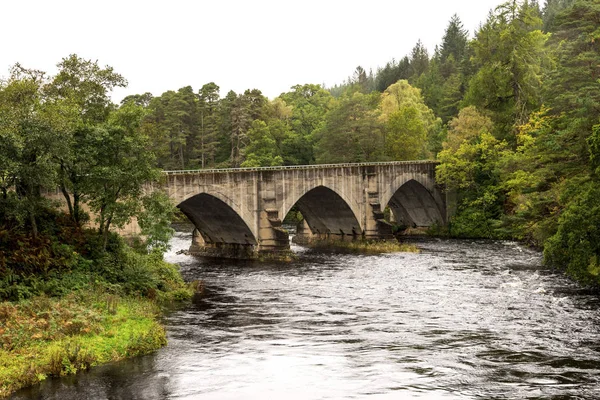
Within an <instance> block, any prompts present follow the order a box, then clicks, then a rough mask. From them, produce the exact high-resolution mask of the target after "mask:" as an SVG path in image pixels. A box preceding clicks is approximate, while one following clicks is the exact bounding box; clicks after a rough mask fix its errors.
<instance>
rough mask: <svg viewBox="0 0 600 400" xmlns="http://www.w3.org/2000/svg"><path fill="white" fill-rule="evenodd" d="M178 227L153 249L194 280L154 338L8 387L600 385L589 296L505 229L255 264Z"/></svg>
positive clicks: (366, 391)
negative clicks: (499, 235) (223, 253)
mask: <svg viewBox="0 0 600 400" xmlns="http://www.w3.org/2000/svg"><path fill="white" fill-rule="evenodd" d="M190 240H191V239H190V235H188V234H183V233H179V234H178V235H177V236H176V237H175V238H174V239H173V242H172V244H173V249H172V250H171V251H170V252H169V253H168V254H167V256H166V257H167V259H168V260H169V261H171V262H176V263H179V264H180V265H181V268H182V272H183V274H184V276H185V277H186V279H189V280H191V279H203V280H204V282H205V287H206V292H205V295H204V296H203V297H201V298H197V299H195V300H194V302H193V303H192V304H191V305H189V306H187V307H186V308H184V309H181V310H179V311H175V312H173V313H171V314H170V315H169V316H168V317H167V318H166V319H165V324H166V326H167V331H168V336H169V345H168V346H167V347H166V348H164V349H161V350H160V351H158V352H157V353H156V354H153V355H150V356H146V357H141V358H137V359H135V360H129V361H125V362H122V363H117V364H113V365H108V366H103V367H99V368H96V369H94V370H93V371H92V372H90V373H84V374H79V375H77V376H75V377H68V378H64V379H56V380H48V381H47V382H45V383H44V384H43V385H41V386H40V387H37V388H33V389H29V390H25V391H22V392H20V393H19V394H18V395H17V396H15V397H14V398H15V399H25V398H47V399H61V400H64V399H82V398H86V399H195V398H202V399H239V398H244V399H247V398H257V399H271V398H285V399H340V398H365V397H369V398H373V399H384V398H385V399H387V398H390V399H391V398H394V399H397V398H403V399H404V398H407V399H410V398H416V399H471V398H481V399H521V398H530V399H568V398H585V399H589V398H600V385H599V382H598V381H599V380H600V374H599V373H600V332H599V330H598V326H599V325H598V322H599V319H600V313H599V312H598V305H599V304H598V298H597V297H596V296H594V295H592V294H590V293H587V292H585V291H584V290H581V289H578V288H577V287H576V286H575V285H573V284H572V283H570V282H569V281H568V280H566V279H565V278H563V277H561V276H559V275H556V274H554V273H551V272H549V271H545V270H543V269H541V268H540V256H539V254H538V253H536V252H534V251H531V250H528V249H526V248H523V247H521V246H519V245H517V244H515V243H512V242H483V241H450V240H426V241H420V242H419V243H418V244H419V246H420V247H421V248H422V249H423V251H422V253H420V254H409V253H396V254H387V255H380V256H371V255H369V256H360V255H358V256H357V255H340V254H331V253H319V252H312V251H306V250H305V249H301V248H296V251H299V252H301V256H300V259H299V260H298V261H296V262H293V263H289V264H275V263H273V264H260V263H251V262H233V261H206V260H202V261H199V260H197V259H194V258H192V257H188V256H185V255H178V254H176V252H177V250H179V249H182V248H186V247H187V246H189V243H190Z"/></svg>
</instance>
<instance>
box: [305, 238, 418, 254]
mask: <svg viewBox="0 0 600 400" xmlns="http://www.w3.org/2000/svg"><path fill="white" fill-rule="evenodd" d="M307 246H308V247H311V248H317V249H331V250H335V251H344V252H349V253H362V254H379V253H395V252H410V253H418V252H419V248H418V247H417V246H415V245H413V244H406V243H400V242H398V241H395V240H353V241H348V242H344V241H340V240H320V241H314V242H311V243H308V244H307Z"/></svg>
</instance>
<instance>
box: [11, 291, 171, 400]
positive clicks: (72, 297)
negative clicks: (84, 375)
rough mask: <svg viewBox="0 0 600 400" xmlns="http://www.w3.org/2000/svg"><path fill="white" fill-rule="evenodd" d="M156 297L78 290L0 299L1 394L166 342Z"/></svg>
mask: <svg viewBox="0 0 600 400" xmlns="http://www.w3.org/2000/svg"><path fill="white" fill-rule="evenodd" d="M158 315H159V309H158V307H157V305H156V303H155V302H153V301H151V300H148V299H143V298H133V297H120V296H116V295H109V294H106V293H104V292H103V291H102V292H101V291H99V290H98V291H90V290H86V291H80V292H75V293H71V294H69V295H67V296H65V297H63V298H49V297H46V296H37V297H34V298H32V299H29V300H25V301H21V302H17V303H13V302H3V303H0V321H1V322H0V343H1V344H2V348H1V349H0V397H7V396H8V395H10V394H11V393H12V392H14V391H16V390H18V389H20V388H23V387H26V386H30V385H33V384H36V383H38V382H40V381H42V380H44V379H46V378H48V377H59V376H65V375H68V374H74V373H76V372H78V371H83V370H87V369H88V368H90V367H93V366H95V365H99V364H103V363H106V362H110V361H118V360H121V359H124V358H127V357H133V356H137V355H141V354H146V353H149V352H151V351H154V350H156V349H158V348H160V347H161V346H164V345H165V344H166V337H165V331H164V329H163V328H162V327H161V325H160V324H159V323H158V322H157V316H158Z"/></svg>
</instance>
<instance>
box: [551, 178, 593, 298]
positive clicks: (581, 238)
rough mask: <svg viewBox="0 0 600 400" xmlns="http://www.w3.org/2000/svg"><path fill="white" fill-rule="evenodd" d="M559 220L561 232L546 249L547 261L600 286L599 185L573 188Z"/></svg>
mask: <svg viewBox="0 0 600 400" xmlns="http://www.w3.org/2000/svg"><path fill="white" fill-rule="evenodd" d="M571 190H573V193H568V197H569V199H565V200H566V203H567V205H566V207H565V208H564V210H563V212H562V213H561V215H560V217H559V219H558V230H557V231H556V233H555V234H554V235H553V236H552V237H550V238H549V239H548V240H547V241H546V243H545V247H544V259H545V261H546V262H547V263H548V264H549V265H552V266H554V267H557V268H560V269H564V270H565V271H566V273H567V274H568V275H569V276H571V277H573V278H575V279H577V280H579V281H581V282H585V283H588V284H593V285H595V286H597V285H599V284H600V185H598V182H595V181H589V182H586V183H585V184H582V185H578V187H576V188H572V189H571Z"/></svg>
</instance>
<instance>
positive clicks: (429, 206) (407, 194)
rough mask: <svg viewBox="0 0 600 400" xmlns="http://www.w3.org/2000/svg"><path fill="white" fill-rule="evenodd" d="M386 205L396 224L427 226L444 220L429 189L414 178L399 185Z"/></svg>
mask: <svg viewBox="0 0 600 400" xmlns="http://www.w3.org/2000/svg"><path fill="white" fill-rule="evenodd" d="M387 206H388V207H389V208H390V210H391V212H392V214H393V216H394V218H395V222H396V223H397V224H398V225H402V226H407V227H429V226H432V225H434V224H441V223H443V221H444V219H443V218H442V212H441V211H440V209H439V207H438V204H437V202H436V201H435V199H434V197H433V196H432V195H431V193H430V192H429V190H427V189H426V188H425V187H424V186H423V185H422V184H420V183H419V182H417V181H415V180H414V179H411V180H409V181H407V182H406V183H404V184H403V185H402V186H400V188H398V190H396V192H395V193H394V195H393V196H392V198H391V199H390V201H389V202H388V204H387Z"/></svg>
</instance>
